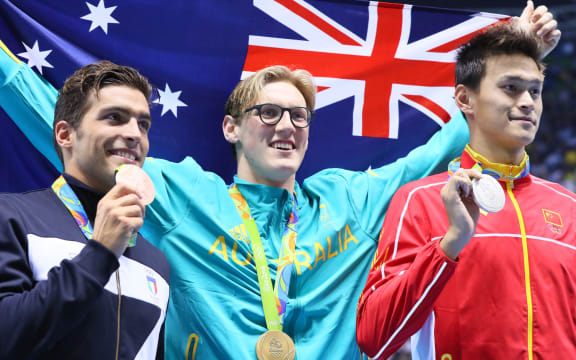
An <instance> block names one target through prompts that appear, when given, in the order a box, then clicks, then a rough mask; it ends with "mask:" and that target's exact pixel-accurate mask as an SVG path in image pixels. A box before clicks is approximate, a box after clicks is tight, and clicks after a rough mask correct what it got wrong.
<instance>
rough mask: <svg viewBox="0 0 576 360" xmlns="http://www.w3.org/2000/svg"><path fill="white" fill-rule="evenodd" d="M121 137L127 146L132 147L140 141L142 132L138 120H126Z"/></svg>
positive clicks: (133, 118) (132, 118) (134, 118)
mask: <svg viewBox="0 0 576 360" xmlns="http://www.w3.org/2000/svg"><path fill="white" fill-rule="evenodd" d="M122 137H123V138H124V139H125V140H126V142H127V144H128V146H130V147H134V146H136V145H138V144H139V143H140V141H141V140H142V132H141V131H140V126H139V124H138V119H137V118H136V117H134V116H132V117H131V118H130V120H128V121H127V122H126V123H125V124H124V126H123V127H122Z"/></svg>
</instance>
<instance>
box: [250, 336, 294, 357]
mask: <svg viewBox="0 0 576 360" xmlns="http://www.w3.org/2000/svg"><path fill="white" fill-rule="evenodd" d="M256 356H257V357H258V360H294V357H295V356H296V347H295V346H294V341H292V339H291V338H290V336H288V335H286V333H284V332H282V331H280V330H269V331H266V332H265V333H264V334H262V335H260V337H259V338H258V342H257V343H256Z"/></svg>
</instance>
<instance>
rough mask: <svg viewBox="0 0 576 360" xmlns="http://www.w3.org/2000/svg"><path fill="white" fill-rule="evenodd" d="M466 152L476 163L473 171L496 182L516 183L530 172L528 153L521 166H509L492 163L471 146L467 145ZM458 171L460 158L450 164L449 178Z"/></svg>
mask: <svg viewBox="0 0 576 360" xmlns="http://www.w3.org/2000/svg"><path fill="white" fill-rule="evenodd" d="M464 151H465V152H466V153H468V155H470V157H471V158H472V159H474V161H475V162H476V164H474V166H473V167H472V169H476V170H478V171H480V172H481V173H482V174H486V175H490V176H492V177H493V178H495V179H496V180H503V181H514V180H518V179H520V178H523V177H524V176H526V175H528V173H529V172H530V161H529V160H528V155H527V154H526V153H524V159H522V162H521V163H520V165H508V164H498V163H493V162H490V161H489V160H488V159H486V158H485V157H483V156H482V155H480V154H478V153H477V152H475V151H474V150H472V148H471V147H470V145H469V144H468V145H466V148H465V149H464ZM458 169H460V158H456V159H454V160H452V161H451V162H450V164H448V176H452V174H454V173H455V172H456V171H457V170H458Z"/></svg>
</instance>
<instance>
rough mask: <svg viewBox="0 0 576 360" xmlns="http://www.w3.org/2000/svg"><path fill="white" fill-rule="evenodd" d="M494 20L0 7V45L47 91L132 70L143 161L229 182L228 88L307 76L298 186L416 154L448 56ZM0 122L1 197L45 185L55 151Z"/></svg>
mask: <svg viewBox="0 0 576 360" xmlns="http://www.w3.org/2000/svg"><path fill="white" fill-rule="evenodd" d="M504 18H505V17H503V16H500V15H495V14H487V13H471V12H466V11H460V10H458V11H456V10H446V9H435V8H426V7H416V6H412V5H402V4H389V3H383V2H377V1H361V0H348V1H343V0H253V1H247V0H244V1H237V0H220V1H207V0H196V1H189V0H169V1H162V2H161V1H142V0H122V1H120V0H87V1H79V0H74V1H72V0H0V40H1V41H2V42H3V44H4V45H3V46H5V47H6V48H7V49H9V50H10V51H11V52H12V53H13V54H14V56H15V60H11V61H16V60H19V61H21V62H22V64H23V66H26V65H27V66H30V67H31V68H33V69H34V70H35V71H36V72H37V73H38V75H40V76H42V77H44V78H45V79H46V80H47V81H48V82H49V83H50V84H52V86H54V88H56V89H58V88H60V87H61V86H62V84H63V82H64V80H65V79H66V77H68V76H69V75H71V74H72V72H74V71H75V70H76V69H77V68H79V67H80V66H83V65H86V64H88V63H91V62H94V61H97V60H101V59H109V60H112V61H114V62H116V63H119V64H122V65H129V66H132V67H134V68H136V69H138V70H139V71H140V72H142V73H143V74H144V75H146V76H147V77H148V78H149V79H150V80H151V82H152V83H154V84H155V85H156V86H157V87H158V89H159V94H160V98H159V100H158V104H157V106H155V107H154V108H153V110H152V117H153V126H152V130H151V133H150V144H151V149H150V154H149V155H150V156H153V157H159V158H165V159H168V160H172V161H180V160H182V158H184V157H185V156H192V157H194V158H195V159H196V160H197V161H198V162H199V163H200V164H201V165H202V166H203V167H204V168H205V169H207V170H211V171H215V172H217V173H218V174H220V175H221V176H222V177H223V178H224V179H226V180H227V181H228V182H230V181H231V180H232V175H233V174H234V173H235V166H236V165H235V160H234V158H233V155H232V152H231V150H230V147H229V145H228V144H227V143H226V142H225V140H224V137H223V135H222V130H221V123H222V120H223V117H224V104H225V102H226V99H227V97H228V95H229V94H230V92H231V91H232V89H233V88H234V86H235V85H236V84H237V82H238V81H239V80H240V79H242V78H244V77H246V76H248V75H249V74H250V73H252V72H254V71H257V70H258V69H260V68H263V67H265V66H268V65H274V64H283V65H287V66H288V67H290V68H293V69H296V68H303V69H307V70H308V71H310V72H311V73H312V74H313V75H314V77H315V79H316V82H317V85H318V90H319V93H318V98H317V107H316V117H315V118H314V120H313V123H312V128H311V132H310V145H309V148H308V153H307V156H306V159H305V161H304V164H303V165H302V168H301V169H300V171H299V173H298V179H300V180H302V179H303V178H305V177H307V176H309V175H311V174H312V173H315V172H317V171H318V170H321V169H324V168H327V167H340V168H346V169H351V170H365V169H367V168H369V167H379V166H381V165H384V164H386V163H389V162H391V161H393V160H395V159H396V158H397V157H400V156H403V155H405V154H406V153H407V152H408V151H409V150H410V149H412V148H413V147H415V146H417V145H420V144H422V143H424V142H425V141H426V140H427V139H428V138H429V137H430V136H431V135H432V134H433V133H434V132H435V131H436V130H438V129H439V128H440V127H441V126H442V125H443V124H445V123H446V122H447V121H449V120H450V118H451V116H453V115H454V114H455V113H456V108H455V105H454V103H453V98H452V94H453V89H454V75H453V72H454V60H455V55H456V51H455V50H456V49H457V48H458V46H459V45H460V44H461V43H462V42H464V41H466V40H467V39H468V38H469V37H470V36H472V35H473V34H474V33H476V32H478V31H480V30H481V29H483V28H485V27H487V26H490V25H492V24H494V23H495V22H498V21H501V20H502V19H504ZM0 80H1V79H0ZM4 85H5V84H3V83H1V81H0V88H1V87H2V86H4ZM0 100H1V99H0ZM0 103H1V101H0ZM0 124H1V125H2V129H1V131H0V143H1V146H0V161H1V164H2V170H1V172H0V191H23V190H29V189H33V188H39V187H46V186H49V184H50V183H51V182H52V181H53V180H54V179H55V178H56V177H57V174H58V173H59V170H60V168H61V165H60V164H59V163H58V161H57V158H56V156H55V153H54V152H53V151H52V150H49V151H48V150H45V149H42V153H40V151H39V150H38V149H35V148H34V147H33V146H32V145H31V143H30V142H29V141H28V140H27V138H26V136H25V135H24V133H26V131H25V130H26V129H19V128H18V126H17V125H16V124H15V123H14V122H13V121H12V120H11V119H10V118H8V117H7V115H6V114H5V113H4V112H3V111H1V110H0ZM23 130H24V131H23ZM47 136H48V135H47ZM53 164H54V165H53ZM54 166H56V167H54Z"/></svg>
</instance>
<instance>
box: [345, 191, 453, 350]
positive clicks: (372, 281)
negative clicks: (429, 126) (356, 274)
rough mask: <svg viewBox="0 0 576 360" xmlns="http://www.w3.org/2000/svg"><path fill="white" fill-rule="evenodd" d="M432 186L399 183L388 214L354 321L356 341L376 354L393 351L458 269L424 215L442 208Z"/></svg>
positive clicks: (421, 320)
mask: <svg viewBox="0 0 576 360" xmlns="http://www.w3.org/2000/svg"><path fill="white" fill-rule="evenodd" d="M419 184H422V183H421V182H419ZM435 187H436V188H434V187H430V188H429V187H425V186H420V187H415V186H414V185H412V184H409V185H407V186H404V187H402V188H401V189H400V190H398V192H397V193H396V195H394V197H393V198H392V202H391V203H390V208H389V209H388V212H387V214H386V217H385V220H384V225H383V227H382V231H381V233H380V242H379V245H378V250H377V252H376V255H375V257H374V262H373V264H372V267H371V270H370V273H369V274H368V280H367V283H366V287H365V288H364V291H363V292H362V295H361V297H360V301H359V305H358V314H357V322H356V336H357V341H358V344H359V346H360V348H361V349H362V351H363V352H364V353H366V354H367V355H368V356H370V357H372V358H374V359H386V358H387V357H388V356H390V355H392V354H394V353H395V352H396V351H397V350H398V349H399V348H400V347H401V346H402V345H403V344H404V343H405V342H406V341H407V340H408V339H409V338H410V336H411V335H413V334H414V333H415V332H416V331H418V330H419V329H420V328H421V327H422V325H423V324H424V322H425V321H426V319H427V318H428V316H429V315H430V314H431V312H432V309H433V306H434V302H435V301H436V299H437V298H438V296H439V295H440V293H441V291H442V289H443V288H444V285H445V284H446V283H447V281H448V280H449V279H450V277H451V275H452V274H453V273H454V270H455V268H456V264H457V263H456V262H454V261H452V260H450V259H449V258H448V257H446V255H444V252H443V251H442V249H441V248H440V246H439V240H440V238H437V239H432V238H431V235H430V234H431V228H430V220H429V216H428V215H427V214H428V213H429V212H433V211H442V212H443V211H445V210H444V207H443V205H442V202H441V199H440V194H439V189H440V188H441V185H436V186H435Z"/></svg>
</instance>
